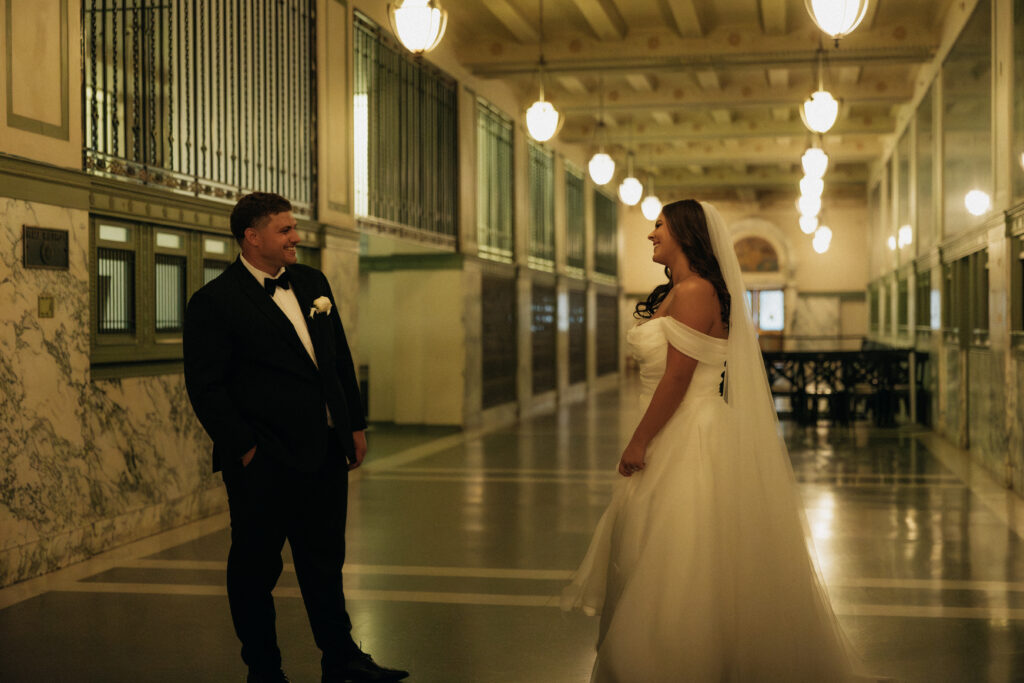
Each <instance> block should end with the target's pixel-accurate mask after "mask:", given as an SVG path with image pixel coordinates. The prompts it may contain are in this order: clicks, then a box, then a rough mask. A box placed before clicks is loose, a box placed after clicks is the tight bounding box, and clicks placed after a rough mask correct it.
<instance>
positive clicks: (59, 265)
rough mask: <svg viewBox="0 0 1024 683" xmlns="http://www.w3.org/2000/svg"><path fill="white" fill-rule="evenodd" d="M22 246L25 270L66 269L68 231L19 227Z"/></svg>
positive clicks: (26, 226) (28, 226)
mask: <svg viewBox="0 0 1024 683" xmlns="http://www.w3.org/2000/svg"><path fill="white" fill-rule="evenodd" d="M21 238H22V239H21V241H22V244H23V245H24V251H23V252H22V264H23V265H24V266H25V267H26V268H51V269H54V270H67V269H68V231H67V230H54V229H52V228H37V227H34V226H31V225H23V226H21Z"/></svg>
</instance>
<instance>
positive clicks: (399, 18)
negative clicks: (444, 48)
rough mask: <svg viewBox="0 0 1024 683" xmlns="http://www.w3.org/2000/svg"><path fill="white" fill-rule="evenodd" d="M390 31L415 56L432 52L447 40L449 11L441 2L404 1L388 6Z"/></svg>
mask: <svg viewBox="0 0 1024 683" xmlns="http://www.w3.org/2000/svg"><path fill="white" fill-rule="evenodd" d="M388 21H389V22H390V23H391V30H392V31H394V33H395V35H396V36H398V40H399V41H400V42H401V43H402V45H404V46H405V49H406V50H408V51H409V52H411V53H413V54H414V55H421V54H423V53H424V52H430V51H431V50H433V49H434V48H435V47H437V44H438V43H440V42H441V38H443V37H444V30H445V28H447V26H448V12H447V11H446V10H445V9H444V8H443V7H441V0H402V1H401V2H398V3H395V4H393V5H392V4H389V5H388Z"/></svg>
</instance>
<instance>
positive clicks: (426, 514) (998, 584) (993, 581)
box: [0, 388, 1024, 683]
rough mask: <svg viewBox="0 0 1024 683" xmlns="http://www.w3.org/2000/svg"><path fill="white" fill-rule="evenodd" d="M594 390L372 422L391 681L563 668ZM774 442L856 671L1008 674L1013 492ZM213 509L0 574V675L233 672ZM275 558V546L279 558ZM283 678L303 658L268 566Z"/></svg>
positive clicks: (792, 438) (205, 675)
mask: <svg viewBox="0 0 1024 683" xmlns="http://www.w3.org/2000/svg"><path fill="white" fill-rule="evenodd" d="M632 405H633V400H632V392H631V391H630V390H629V389H628V388H624V389H622V390H621V391H615V390H613V391H608V392H605V393H602V394H598V395H596V396H593V397H591V398H590V399H589V400H588V401H586V402H580V403H576V404H572V405H568V406H565V407H563V408H561V409H559V411H558V412H556V413H552V414H544V415H540V416H536V417H532V418H528V419H524V420H523V421H522V422H520V423H518V424H516V425H512V426H508V427H505V428H501V429H496V430H491V431H488V432H475V433H474V432H465V433H464V432H455V431H452V430H444V429H431V430H427V429H411V428H394V427H388V428H380V427H378V428H375V429H373V430H372V431H371V432H370V433H369V438H370V456H369V458H368V461H367V462H368V463H369V464H368V465H366V466H365V467H364V468H363V470H362V471H361V472H360V473H359V474H357V475H355V476H353V478H352V480H351V484H350V486H351V499H350V516H349V523H348V529H349V531H348V563H347V564H346V586H347V590H346V592H347V594H348V597H349V601H350V602H349V611H350V613H351V615H352V618H353V621H354V624H355V634H356V637H357V639H359V640H361V641H362V644H363V646H364V649H366V650H367V651H369V652H371V653H372V654H373V655H374V657H375V658H376V659H377V660H378V661H379V662H381V663H383V664H385V665H390V666H400V667H402V668H406V669H409V670H410V671H411V672H412V674H411V677H410V678H409V679H408V680H409V681H411V682H413V683H533V682H538V683H583V682H585V681H587V680H588V675H589V667H590V663H591V661H592V656H593V642H594V639H595V637H596V632H597V619H596V618H588V617H584V616H582V615H580V614H568V615H567V614H563V613H562V612H561V611H560V610H558V609H557V608H556V607H555V605H556V602H557V600H556V597H555V596H556V595H557V594H558V592H559V591H560V589H561V587H562V586H563V585H564V584H565V583H566V581H567V580H568V577H569V575H570V573H571V571H572V570H573V569H574V568H575V566H576V564H577V563H578V561H579V560H580V559H581V557H582V554H583V552H584V550H585V548H586V545H587V543H588V541H589V538H590V534H591V532H592V530H593V527H594V525H595V524H596V522H597V519H598V517H599V516H600V514H601V512H602V510H603V508H604V505H605V504H606V502H607V500H608V498H609V494H610V487H611V483H612V482H613V480H614V478H615V476H616V475H615V474H614V472H613V467H614V465H615V462H616V460H617V457H618V454H619V445H620V444H622V443H623V442H624V441H625V440H626V439H627V437H628V432H627V430H628V429H629V428H630V427H631V426H632V423H633V419H634V409H633V408H632ZM785 428H786V431H787V439H788V441H789V444H790V449H791V455H792V459H793V462H794V467H795V470H796V473H797V477H798V479H799V481H800V486H801V491H802V493H803V497H804V501H805V503H806V506H807V513H808V518H809V522H810V525H811V528H812V530H813V533H814V536H815V539H816V543H817V547H818V551H819V555H820V558H821V563H822V569H823V571H824V573H825V576H826V578H827V579H828V583H829V587H830V590H831V595H832V599H833V604H834V605H835V608H836V611H837V612H838V614H839V615H840V617H841V620H842V623H843V625H844V627H845V628H846V630H847V632H848V634H849V635H850V637H851V639H852V640H853V642H854V643H855V645H856V647H857V648H858V649H859V651H860V652H861V654H862V655H863V658H864V660H865V662H866V664H867V665H868V667H869V668H870V670H871V671H872V672H873V673H875V674H877V675H879V676H887V677H891V678H893V679H896V680H901V681H921V682H925V681H927V682H929V683H935V682H939V681H972V682H973V681H991V682H1002V681H1020V680H1024V552H1022V545H1021V534H1022V533H1024V504H1022V502H1021V500H1020V499H1019V498H1017V497H1016V496H1015V495H1014V494H1012V493H1009V492H1006V491H1005V490H1003V489H1001V488H1000V487H999V486H998V485H997V484H996V483H995V482H993V481H992V480H991V479H990V477H989V476H988V475H987V474H986V473H984V472H982V471H980V470H978V469H977V468H971V467H969V466H968V464H967V461H966V459H965V458H963V457H962V456H961V455H960V454H959V453H958V452H957V451H956V450H955V449H953V448H952V447H950V446H949V445H948V444H947V443H946V442H943V441H942V440H940V439H938V438H937V437H935V436H934V435H932V434H931V433H930V432H927V431H923V430H919V429H916V428H902V429H889V430H878V429H871V428H868V427H867V426H857V427H854V428H849V429H843V428H832V429H830V428H826V427H818V428H816V429H814V428H811V429H806V430H804V429H798V428H795V427H793V426H792V425H790V424H786V425H785ZM227 525H228V518H227V514H226V513H225V514H222V515H218V516H215V517H212V518H208V519H206V520H203V521H201V522H197V523H194V524H191V525H189V526H187V527H182V528H179V529H176V530H174V531H171V532H168V533H165V534H161V535H159V536H155V537H152V538H149V539H145V540H144V541H141V542H138V543H135V544H132V545H129V546H125V547H122V548H120V549H117V550H115V551H112V552H109V553H106V554H104V555H101V556H98V557H96V558H94V559H92V560H90V561H88V562H84V563H81V564H77V565H73V566H71V567H69V568H67V569H65V570H62V571H59V572H56V573H53V574H50V575H47V576H44V577H41V578H39V579H33V580H29V581H26V582H23V583H21V584H17V585H15V586H13V587H10V588H7V589H4V590H0V643H2V645H0V651H2V653H0V681H5V682H8V683H35V682H37V681H39V682H43V681H45V682H47V683H50V682H58V681H62V682H68V683H87V682H95V683H101V682H102V683H150V682H153V683H157V682H165V681H166V682H170V681H196V682H211V683H220V682H222V681H241V680H243V679H244V668H243V666H242V664H241V661H240V659H239V658H238V654H237V653H238V645H237V642H236V640H235V637H234V633H233V632H232V628H231V622H230V619H229V616H228V609H227V601H226V597H225V593H224V564H225V560H226V557H227V550H228V540H229V532H228V528H227ZM286 561H287V558H286ZM276 594H277V598H278V599H277V607H278V633H279V638H280V641H281V648H282V651H283V654H284V667H285V670H286V671H287V672H288V674H289V676H290V677H291V679H292V680H293V681H296V682H297V683H312V682H313V681H317V680H319V655H318V652H317V651H316V649H315V646H314V645H313V642H312V637H311V635H310V632H309V627H308V624H307V622H306V617H305V613H304V611H303V608H302V603H301V600H299V599H298V598H299V594H298V588H297V585H296V582H295V575H294V573H293V572H292V571H291V569H290V566H288V565H286V569H285V573H284V574H283V575H282V577H281V581H280V583H279V586H278V590H277V593H276Z"/></svg>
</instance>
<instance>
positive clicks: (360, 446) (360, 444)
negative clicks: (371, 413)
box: [348, 430, 366, 470]
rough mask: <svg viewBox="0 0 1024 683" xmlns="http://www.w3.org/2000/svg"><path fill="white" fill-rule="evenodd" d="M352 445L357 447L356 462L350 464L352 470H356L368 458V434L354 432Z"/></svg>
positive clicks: (361, 431)
mask: <svg viewBox="0 0 1024 683" xmlns="http://www.w3.org/2000/svg"><path fill="white" fill-rule="evenodd" d="M352 445H353V446H355V450H356V461H355V462H350V463H349V464H348V468H349V469H350V470H354V469H355V468H357V467H359V466H360V465H362V464H363V458H365V457H366V432H365V431H363V430H360V431H358V432H352Z"/></svg>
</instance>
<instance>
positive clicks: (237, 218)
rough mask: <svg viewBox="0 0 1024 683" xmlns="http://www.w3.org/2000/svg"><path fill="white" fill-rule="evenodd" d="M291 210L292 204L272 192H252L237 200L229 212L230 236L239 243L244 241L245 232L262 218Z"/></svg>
mask: <svg viewBox="0 0 1024 683" xmlns="http://www.w3.org/2000/svg"><path fill="white" fill-rule="evenodd" d="M291 210H292V203H291V202H289V201H288V200H287V199H285V198H284V197H282V196H281V195H279V194H274V193H273V192H253V193H251V194H247V195H245V196H244V197H242V198H241V199H239V200H238V203H237V204H235V208H234V209H232V210H231V234H232V235H234V236H235V239H236V240H238V242H239V243H241V242H242V240H243V239H245V231H246V229H248V228H254V227H256V226H257V224H258V223H260V222H261V221H262V220H263V219H264V218H266V217H268V216H272V215H274V214H275V213H283V212H285V211H291Z"/></svg>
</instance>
